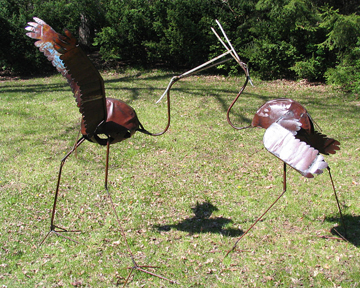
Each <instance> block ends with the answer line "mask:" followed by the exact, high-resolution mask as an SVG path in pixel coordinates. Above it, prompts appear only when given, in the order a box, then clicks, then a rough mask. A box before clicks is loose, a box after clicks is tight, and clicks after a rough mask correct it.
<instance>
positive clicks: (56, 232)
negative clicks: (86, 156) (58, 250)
mask: <svg viewBox="0 0 360 288" xmlns="http://www.w3.org/2000/svg"><path fill="white" fill-rule="evenodd" d="M84 140H85V138H84V137H81V138H80V139H79V140H78V141H77V142H76V144H75V145H74V147H73V148H72V149H71V150H70V151H69V152H68V153H67V154H66V155H65V157H64V158H63V159H62V160H61V163H60V169H59V174H58V181H57V185H56V191H55V197H54V204H53V209H52V213H51V223H50V231H49V232H48V233H47V234H46V236H45V238H44V239H43V240H42V241H41V243H40V245H39V246H41V245H42V244H43V243H44V241H45V240H46V238H47V237H48V236H49V234H50V233H52V232H53V233H55V234H56V235H58V236H62V237H64V238H66V239H69V240H72V241H74V242H77V241H75V240H73V239H71V238H70V237H67V236H64V235H62V234H60V233H59V232H79V231H68V230H66V229H65V228H62V227H59V226H56V225H55V224H54V219H55V212H56V203H57V198H58V194H59V187H60V180H61V172H62V168H63V166H64V164H65V161H66V159H67V158H68V157H69V156H70V155H71V153H73V152H74V151H75V149H76V148H77V147H79V146H80V145H81V144H82V143H83V142H84ZM56 228H58V229H60V230H59V231H56Z"/></svg>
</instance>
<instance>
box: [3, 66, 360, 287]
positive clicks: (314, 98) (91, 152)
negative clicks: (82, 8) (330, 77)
mask: <svg viewBox="0 0 360 288" xmlns="http://www.w3.org/2000/svg"><path fill="white" fill-rule="evenodd" d="M173 75H174V74H171V73H168V72H162V71H149V72H139V71H137V70H128V71H125V72H123V73H121V74H116V73H107V74H104V78H105V85H106V89H107V90H106V91H107V95H108V96H111V97H114V98H118V99H122V100H125V101H126V102H127V103H128V104H130V105H131V106H132V107H133V108H134V109H135V110H136V112H137V114H138V117H139V119H140V121H141V122H142V124H143V125H144V126H145V128H146V129H148V130H150V131H152V132H159V131H161V130H162V129H163V128H164V127H165V125H166V101H163V102H161V103H160V104H155V102H156V100H157V99H158V98H159V97H160V95H161V94H162V92H163V91H164V89H165V87H166V86H167V84H168V81H169V80H170V78H171V77H172V76H173ZM243 80H244V79H243V77H236V78H235V77H230V78H225V77H221V76H193V77H190V78H187V79H184V80H181V81H179V82H178V83H176V84H175V85H174V88H173V90H172V112H171V114H172V122H171V126H170V130H169V131H168V132H167V133H166V134H165V135H163V136H160V137H150V136H147V135H143V134H141V133H137V134H135V135H134V137H133V138H131V139H129V140H127V141H124V142H123V143H119V144H115V145H113V146H112V147H111V150H110V169H109V182H110V183H109V186H110V192H111V194H112V196H113V199H114V202H115V204H116V209H117V212H118V213H119V216H120V219H121V222H122V226H123V228H124V230H125V232H126V236H127V239H128V241H129V244H130V247H131V249H132V252H133V254H134V255H135V258H136V261H137V262H138V264H139V265H154V266H159V267H160V268H158V269H155V270H152V271H154V272H155V273H158V274H161V275H163V276H165V277H167V278H170V279H172V280H176V281H177V282H178V283H179V286H180V287H195V286H199V287H239V286H241V287H247V286H255V287H264V286H268V287H273V286H276V285H278V286H285V287H296V286H305V287H309V286H311V285H312V286H314V287H333V286H341V287H357V286H359V285H360V273H359V271H360V260H359V259H360V253H359V244H360V241H359V239H360V229H359V225H360V217H359V215H360V207H359V201H358V199H359V185H360V168H359V167H360V166H359V164H358V163H359V158H360V157H359V145H358V139H359V136H360V129H359V124H358V118H359V117H358V116H359V107H360V100H358V99H357V98H356V97H355V96H348V95H344V94H342V93H341V92H339V91H335V90H332V89H331V88H330V87H327V86H322V85H319V86H310V85H301V84H300V83H296V82H286V81H274V82H260V81H257V80H256V79H254V83H255V84H256V86H255V87H254V88H253V87H251V86H248V87H247V89H246V90H245V93H244V95H243V96H242V98H241V99H239V101H238V103H237V104H236V105H235V107H234V109H233V114H232V115H231V117H232V120H233V121H234V122H235V123H237V124H238V125H248V124H249V122H250V121H251V119H252V116H253V114H254V113H255V112H256V110H257V109H258V107H259V106H260V105H261V104H263V103H264V102H265V101H267V100H270V99H273V98H280V97H287V98H292V99H294V100H297V101H299V102H300V103H302V104H303V105H304V106H305V107H306V108H307V110H308V111H309V113H310V114H311V115H312V117H313V118H314V119H315V121H316V122H317V123H318V124H319V126H320V127H321V129H322V132H323V133H325V134H327V135H329V136H330V137H333V138H335V139H337V140H339V141H340V142H341V150H340V151H339V152H337V153H336V154H335V155H331V156H325V158H326V161H328V163H329V165H330V167H331V168H332V173H333V177H334V180H335V184H336V188H337V191H338V196H339V198H340V202H341V205H342V208H343V213H344V214H345V220H346V221H347V223H348V238H349V242H345V241H337V240H333V239H322V238H320V237H318V236H323V235H326V236H331V237H337V236H336V235H332V233H331V230H332V229H333V228H334V227H336V226H337V225H340V220H339V216H338V212H337V207H336V202H335V199H334V196H333V192H332V187H331V184H330V181H329V177H328V175H327V172H326V171H325V173H324V174H323V175H320V176H318V177H316V178H314V179H305V178H303V177H301V175H300V174H299V173H297V172H296V171H294V170H289V172H288V191H287V193H286V194H285V196H284V197H283V198H282V199H281V200H280V201H279V203H277V204H276V205H275V207H274V208H273V210H271V211H270V212H269V214H267V216H266V217H265V218H264V219H263V221H261V222H259V223H258V224H257V226H255V228H254V229H253V230H252V231H251V232H250V233H249V235H247V236H246V237H245V238H243V240H241V242H240V243H239V245H238V249H239V250H238V251H235V252H233V253H231V254H230V255H229V256H228V257H227V258H226V259H225V260H224V255H225V253H226V252H227V251H228V250H229V249H230V248H231V247H232V245H233V243H234V242H235V240H236V239H237V237H238V236H240V235H241V233H242V231H245V230H246V229H247V228H248V227H249V226H250V225H251V224H252V223H253V222H254V221H255V220H256V218H257V217H258V216H259V215H260V214H261V213H262V212H263V211H264V210H265V209H266V208H267V207H268V206H269V205H270V204H271V203H272V202H273V201H274V200H275V198H276V197H277V196H278V195H279V194H280V193H281V191H282V162H281V161H280V160H278V159H276V158H275V157H273V156H272V155H271V154H270V153H268V152H266V150H265V149H264V148H263V145H262V137H263V133H264V130H262V129H250V130H244V131H236V130H234V129H232V128H231V127H230V126H229V125H228V124H227V122H226V118H225V115H226V109H227V107H228V105H229V104H230V103H231V101H232V99H233V98H234V97H235V95H236V93H237V92H238V90H239V89H240V87H241V85H242V83H243ZM0 89H1V94H0V97H1V102H0V111H1V113H0V117H1V123H2V125H1V127H0V137H1V146H0V160H1V167H0V189H1V190H0V191H1V193H0V198H1V201H0V221H1V223H2V229H1V231H0V239H1V240H0V243H1V248H2V249H1V250H0V259H1V260H0V261H1V263H0V284H1V285H4V286H7V287H61V286H63V287H71V286H77V287H115V286H117V285H121V284H122V283H123V282H124V279H125V278H126V276H127V274H128V269H127V267H130V266H131V265H132V263H131V260H130V258H129V257H128V254H127V250H126V245H125V243H124V241H123V239H122V238H121V233H120V229H119V227H118V224H117V222H116V219H115V216H114V215H113V213H112V211H111V208H110V203H109V201H108V199H107V196H106V192H105V190H104V188H103V187H104V162H105V153H106V151H105V148H104V147H100V146H98V145H95V144H93V143H89V142H86V143H84V144H83V145H82V146H80V147H79V149H78V150H77V157H75V156H74V155H73V156H71V157H70V158H69V159H68V161H67V162H66V164H65V166H64V171H63V177H62V182H61V187H60V188H61V190H60V196H59V202H58V210H57V214H56V224H58V225H60V226H63V227H67V228H70V229H79V230H81V231H82V233H81V234H74V235H72V237H74V238H75V239H76V240H77V241H79V242H80V244H76V243H73V242H70V241H67V240H64V239H62V238H58V237H56V236H55V235H51V236H50V237H49V238H48V239H47V240H46V241H45V243H44V244H43V245H42V246H41V247H40V248H38V247H37V246H38V245H39V243H40V241H41V240H42V239H43V237H44V236H45V235H46V233H47V232H48V229H49V225H50V212H51V208H52V203H53V193H54V189H55V186H56V180H57V172H58V168H59V165H60V160H61V158H62V157H63V156H64V155H65V153H67V152H68V151H69V150H70V148H71V147H72V145H73V144H74V143H75V141H76V137H77V134H78V129H79V122H80V114H79V112H78V108H77V107H76V104H75V100H74V98H73V97H72V96H71V91H70V88H69V87H68V86H67V84H66V81H65V80H64V79H63V78H62V77H60V76H53V77H47V78H35V79H26V80H25V79H24V80H21V79H20V80H15V81H4V82H0ZM340 226H341V225H340ZM337 229H338V230H339V231H343V230H342V229H343V228H342V227H338V228H337ZM240 250H244V251H245V252H240ZM130 280H131V281H130V283H129V286H130V287H138V286H141V287H143V286H145V287H168V286H170V284H169V283H168V282H166V281H164V280H161V279H158V278H156V277H152V276H150V275H147V274H143V273H139V272H136V273H134V276H133V277H132V278H131V279H130Z"/></svg>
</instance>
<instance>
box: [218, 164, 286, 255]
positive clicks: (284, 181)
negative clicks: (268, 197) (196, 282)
mask: <svg viewBox="0 0 360 288" xmlns="http://www.w3.org/2000/svg"><path fill="white" fill-rule="evenodd" d="M285 192H286V164H285V163H284V180H283V192H282V193H281V194H280V196H279V197H278V198H276V200H275V201H274V202H273V203H272V204H271V205H270V207H269V208H268V209H266V211H265V212H264V213H263V214H262V215H261V216H260V217H259V218H258V219H257V220H256V221H255V223H254V224H252V225H251V226H250V228H249V229H247V230H246V231H245V232H244V234H242V235H241V236H240V237H239V238H238V239H237V240H236V242H235V244H234V246H233V247H232V248H231V249H230V250H229V251H228V252H227V253H226V255H225V257H224V258H226V257H227V256H228V255H229V254H230V252H231V251H233V250H234V249H235V248H236V245H237V243H238V242H239V241H240V240H241V239H242V238H243V237H244V236H245V235H246V234H247V233H248V232H249V231H250V230H251V229H252V228H253V227H254V226H255V225H256V223H258V222H259V221H260V220H261V219H262V218H263V217H264V215H265V214H266V213H267V212H268V211H269V210H270V209H271V208H272V207H273V206H274V205H275V203H276V202H277V201H278V200H279V199H280V198H281V197H282V196H283V195H284V194H285Z"/></svg>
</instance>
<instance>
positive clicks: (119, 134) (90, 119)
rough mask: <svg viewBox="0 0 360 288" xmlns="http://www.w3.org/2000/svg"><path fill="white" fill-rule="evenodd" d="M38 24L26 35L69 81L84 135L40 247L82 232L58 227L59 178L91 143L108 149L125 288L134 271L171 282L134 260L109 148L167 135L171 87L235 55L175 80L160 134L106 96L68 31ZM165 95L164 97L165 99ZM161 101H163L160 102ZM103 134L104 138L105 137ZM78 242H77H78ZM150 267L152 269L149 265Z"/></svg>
mask: <svg viewBox="0 0 360 288" xmlns="http://www.w3.org/2000/svg"><path fill="white" fill-rule="evenodd" d="M33 19H34V21H35V22H29V23H28V25H29V26H27V27H26V28H25V29H26V30H27V31H28V32H27V33H26V35H27V36H28V37H30V38H33V39H36V40H37V41H36V42H35V46H37V47H38V48H39V50H40V51H41V52H43V53H44V54H45V56H46V57H47V58H48V60H49V61H51V62H52V64H53V66H54V67H55V68H56V69H57V71H58V72H60V73H61V74H62V75H63V76H64V77H65V78H66V79H67V81H68V83H69V85H70V87H71V89H72V92H73V93H74V97H75V100H76V102H77V106H78V108H79V110H80V113H81V114H82V121H81V134H82V137H81V138H80V139H79V140H78V141H77V143H76V144H75V145H74V147H73V148H72V149H71V150H70V151H69V152H68V153H67V154H66V155H65V157H64V158H63V159H62V160H61V164H60V169H59V173H58V180H57V186H56V191H55V196H54V203H53V208H52V212H51V222H50V231H49V232H48V233H47V235H46V236H45V238H44V239H43V240H42V242H41V243H40V245H42V243H43V242H44V241H45V240H46V238H47V237H48V236H49V235H50V233H55V234H56V235H58V236H62V237H65V238H67V239H69V240H72V241H75V240H73V239H71V238H70V237H67V236H65V235H63V234H62V233H64V232H79V231H70V230H67V229H65V228H62V227H60V226H58V225H55V212H56V204H57V198H58V194H59V187H60V179H61V173H62V168H63V166H64V164H65V161H66V159H67V158H68V157H69V156H70V155H71V154H72V153H73V152H74V151H75V149H76V148H77V147H79V146H80V145H81V144H82V143H84V141H85V140H88V141H90V142H93V143H96V144H99V145H102V146H106V147H107V148H106V149H107V150H106V166H105V189H106V191H107V193H108V197H109V199H110V202H111V206H112V210H113V212H114V214H115V216H116V219H117V222H118V224H119V226H120V230H121V234H122V237H123V238H124V240H125V243H126V247H127V250H128V253H129V255H130V257H131V260H132V262H133V264H134V266H133V267H132V270H131V272H130V273H129V275H128V277H127V279H126V281H125V284H124V286H125V285H126V283H127V281H128V279H129V277H130V275H131V273H132V271H133V270H134V269H137V270H139V271H142V272H145V273H148V274H151V275H153V276H156V277H159V278H161V279H165V280H168V281H170V282H173V281H171V280H169V279H167V278H164V277H162V276H160V275H157V274H154V273H152V272H149V271H147V270H144V269H142V268H141V267H145V266H139V265H137V263H136V262H135V260H134V257H133V254H132V252H131V249H130V246H129V244H128V242H127V239H126V235H125V233H124V230H123V229H122V225H121V223H120V220H119V217H118V215H117V213H116V210H115V207H114V204H113V201H112V197H111V194H110V192H109V189H108V186H107V182H108V167H109V165H108V164H109V151H110V145H111V144H114V143H117V142H121V141H123V140H125V139H128V138H130V137H131V136H132V135H133V134H134V133H135V132H137V131H138V132H142V133H144V134H147V135H151V136H159V135H162V134H164V133H165V132H166V131H167V130H168V128H169V126H170V88H171V86H172V85H173V84H174V83H175V82H176V81H178V80H179V79H181V78H183V77H187V76H190V75H192V74H193V73H195V72H199V71H201V70H204V69H208V68H210V67H213V66H216V65H219V64H221V63H223V62H225V61H228V60H230V59H231V58H228V59H225V60H221V61H218V62H216V61H217V60H219V59H220V58H222V57H223V56H225V55H227V54H232V53H233V52H232V51H230V50H228V51H227V52H225V53H223V54H221V55H219V56H218V57H215V58H214V59H211V60H209V61H207V62H206V63H204V64H202V65H200V66H198V67H196V68H194V69H192V70H190V71H188V72H186V73H184V74H182V75H180V76H176V77H173V78H172V79H171V81H170V83H169V85H168V87H167V89H166V91H165V93H164V94H163V96H164V95H167V116H168V120H167V125H166V127H165V129H164V130H163V131H162V132H160V133H150V132H149V131H147V130H146V129H144V127H143V126H142V124H141V123H140V121H139V119H138V117H137V115H136V113H135V111H134V109H132V108H131V107H130V106H129V105H127V104H126V103H125V102H123V101H121V100H117V99H113V98H108V97H105V87H104V80H103V78H102V77H101V75H100V73H99V72H98V70H97V69H96V68H95V66H94V65H93V64H92V62H91V61H90V60H89V58H88V57H87V56H86V54H85V53H84V51H83V50H82V49H81V48H80V47H79V45H78V44H77V40H76V38H75V37H74V36H73V35H72V34H71V33H70V31H68V30H67V29H65V30H64V33H65V35H61V34H59V33H57V32H56V31H54V30H53V29H52V28H51V27H50V26H49V25H48V24H46V23H45V22H44V21H43V20H41V19H39V18H37V17H34V18H33ZM163 96H162V97H163ZM162 97H161V98H162ZM159 101H160V100H159ZM102 135H103V136H102ZM75 242H76V241H75ZM146 267H151V266H146Z"/></svg>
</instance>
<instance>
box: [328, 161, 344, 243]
mask: <svg viewBox="0 0 360 288" xmlns="http://www.w3.org/2000/svg"><path fill="white" fill-rule="evenodd" d="M327 170H328V171H329V176H330V180H331V185H332V187H333V191H334V195H335V199H336V204H337V207H338V209H339V213H340V218H341V223H342V225H343V226H344V232H345V238H346V237H347V232H346V225H345V221H344V217H343V214H342V212H341V208H340V203H339V199H338V197H337V194H336V190H335V185H334V181H333V178H332V176H331V172H330V167H329V166H328V167H327ZM335 231H336V232H337V233H338V234H340V233H339V232H338V231H337V230H335ZM340 237H341V238H343V239H344V237H343V236H342V235H340ZM345 240H346V239H345Z"/></svg>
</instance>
